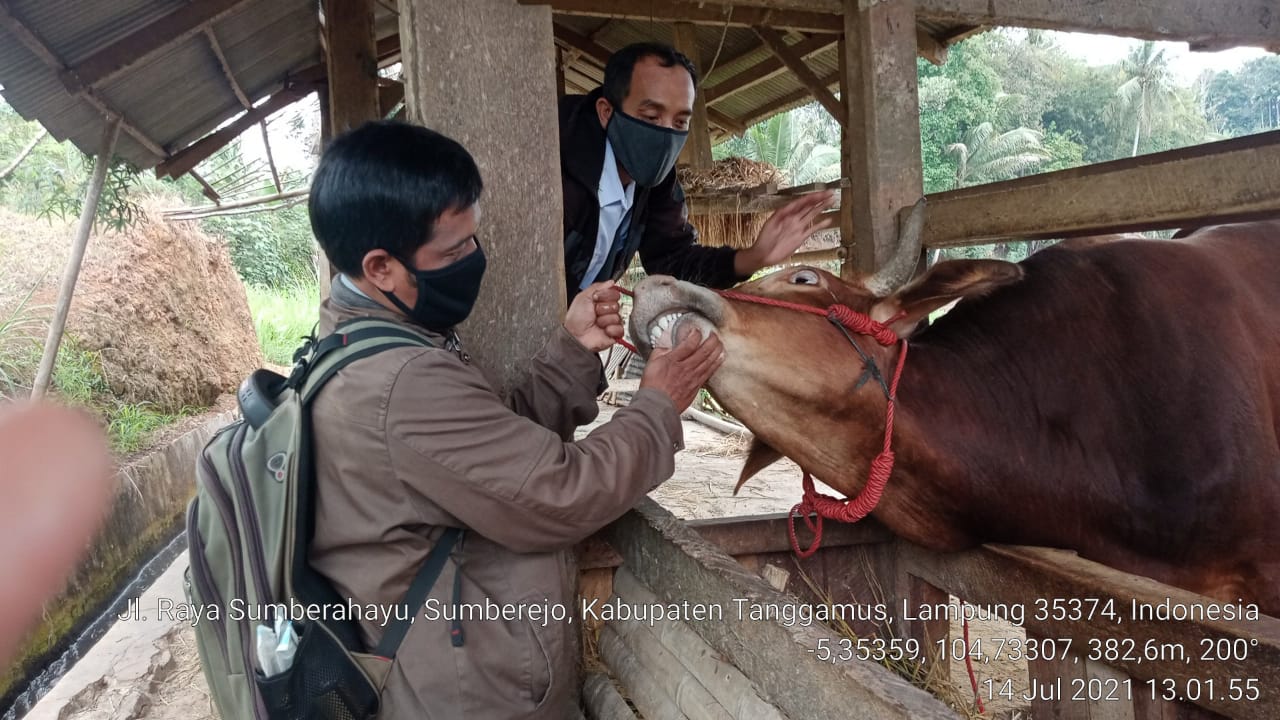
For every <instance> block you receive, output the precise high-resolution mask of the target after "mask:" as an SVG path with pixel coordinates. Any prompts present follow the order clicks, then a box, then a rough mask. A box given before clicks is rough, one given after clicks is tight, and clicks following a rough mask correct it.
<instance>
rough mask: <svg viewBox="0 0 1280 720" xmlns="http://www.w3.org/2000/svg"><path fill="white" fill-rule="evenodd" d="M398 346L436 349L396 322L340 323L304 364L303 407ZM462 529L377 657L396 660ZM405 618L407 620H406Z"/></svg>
mask: <svg viewBox="0 0 1280 720" xmlns="http://www.w3.org/2000/svg"><path fill="white" fill-rule="evenodd" d="M397 347H436V345H435V343H433V342H431V340H430V339H428V338H427V337H426V336H425V335H422V334H421V333H417V332H414V331H412V330H409V329H407V328H405V327H404V326H402V325H399V324H397V323H394V322H390V321H387V320H381V319H378V318H357V319H355V320H351V321H348V322H345V323H343V324H342V325H339V326H338V327H337V328H335V329H334V331H333V333H331V334H329V335H327V336H325V337H324V338H321V339H320V340H319V341H316V342H315V343H314V345H313V347H312V348H311V350H310V353H309V357H307V358H306V359H305V360H303V361H302V364H300V366H299V368H300V372H299V373H296V378H297V385H296V387H297V390H298V393H299V394H300V396H301V398H302V404H303V407H304V408H306V409H307V411H309V410H310V404H311V401H312V400H313V399H315V396H316V394H317V393H319V392H320V389H321V388H322V387H324V385H325V383H326V382H328V381H329V379H330V378H332V377H333V376H334V375H336V374H337V373H338V371H339V370H341V369H342V368H344V367H346V366H348V365H350V364H351V363H353V362H355V361H357V360H360V359H362V358H366V357H369V356H370V355H375V354H377V353H380V352H382V351H384V350H390V349H392V348H397ZM461 535H462V529H461V528H456V527H451V528H446V529H445V531H444V532H443V533H442V534H441V535H440V538H439V539H438V540H436V544H435V546H434V547H432V548H431V552H429V553H428V554H427V559H426V561H425V562H423V564H422V567H421V568H419V569H418V573H417V575H415V576H414V578H413V582H412V583H410V585H409V590H408V591H407V592H405V595H404V598H403V599H402V600H401V601H400V605H401V607H404V608H406V610H407V611H406V612H399V613H396V615H395V617H396V618H397V620H396V621H395V622H392V623H390V624H389V625H388V626H387V629H386V632H385V633H384V634H383V636H382V640H381V641H379V642H378V647H377V649H376V650H375V651H374V654H376V655H378V656H380V657H384V658H387V659H388V660H390V659H393V658H395V656H396V652H397V651H398V650H399V649H400V643H402V642H403V641H404V638H405V635H407V634H408V632H409V626H410V625H412V624H413V619H414V617H415V616H416V615H417V614H418V611H419V609H420V608H421V607H422V606H423V604H424V603H426V601H427V595H428V594H429V593H430V592H431V588H432V586H434V585H435V583H436V580H437V579H439V577H440V573H441V572H442V571H443V570H444V565H445V563H446V562H447V561H448V560H449V555H450V554H451V553H452V552H453V547H454V545H455V544H456V543H457V541H458V538H459V537H461ZM399 618H404V619H403V620H401V619H399Z"/></svg>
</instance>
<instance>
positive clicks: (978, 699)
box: [964, 618, 986, 715]
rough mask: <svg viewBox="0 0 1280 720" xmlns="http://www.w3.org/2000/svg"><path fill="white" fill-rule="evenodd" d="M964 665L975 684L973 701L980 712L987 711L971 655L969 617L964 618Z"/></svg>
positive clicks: (970, 682) (970, 680)
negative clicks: (980, 693) (983, 705)
mask: <svg viewBox="0 0 1280 720" xmlns="http://www.w3.org/2000/svg"><path fill="white" fill-rule="evenodd" d="M964 667H965V669H966V670H968V671H969V684H970V685H971V686H973V702H974V703H975V704H976V705H977V706H978V714H979V715H981V714H982V713H984V712H986V708H984V707H982V696H981V695H979V694H978V676H977V675H975V674H974V672H973V658H972V657H970V656H969V618H965V619H964Z"/></svg>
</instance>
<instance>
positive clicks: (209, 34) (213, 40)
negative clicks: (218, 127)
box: [204, 27, 253, 110]
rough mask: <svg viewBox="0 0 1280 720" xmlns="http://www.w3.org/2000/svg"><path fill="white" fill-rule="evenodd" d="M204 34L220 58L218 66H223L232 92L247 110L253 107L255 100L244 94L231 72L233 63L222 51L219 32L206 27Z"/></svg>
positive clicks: (223, 72)
mask: <svg viewBox="0 0 1280 720" xmlns="http://www.w3.org/2000/svg"><path fill="white" fill-rule="evenodd" d="M204 35H205V37H206V38H208V39H209V47H210V49H212V50H213V55H214V57H216V58H217V59H218V67H220V68H222V75H223V77H225V78H226V79H227V85H230V86H231V92H233V93H235V96H236V99H237V100H239V101H240V105H241V106H242V107H244V109H245V110H248V109H250V108H252V107H253V102H252V101H251V100H249V96H248V95H245V94H244V88H242V87H240V83H239V82H237V81H236V76H235V73H233V72H231V63H230V62H228V61H227V56H226V54H225V53H223V52H222V44H221V43H219V42H218V36H217V34H216V33H214V31H213V28H211V27H206V28H205V29H204Z"/></svg>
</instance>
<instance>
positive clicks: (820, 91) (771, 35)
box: [752, 26, 848, 125]
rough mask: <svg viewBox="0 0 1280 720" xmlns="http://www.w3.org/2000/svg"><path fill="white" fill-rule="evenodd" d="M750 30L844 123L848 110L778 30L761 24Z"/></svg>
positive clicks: (834, 116)
mask: <svg viewBox="0 0 1280 720" xmlns="http://www.w3.org/2000/svg"><path fill="white" fill-rule="evenodd" d="M752 30H755V32H756V35H758V36H760V40H762V41H763V42H764V44H765V45H767V46H768V47H769V50H771V51H772V52H773V54H774V55H776V56H777V58H778V59H779V60H781V61H782V64H783V65H786V66H787V69H788V70H790V71H791V73H792V74H793V75H795V76H796V79H797V80H799V81H800V84H801V85H803V86H804V87H805V88H807V89H808V90H809V92H811V93H813V97H814V98H815V99H816V100H817V101H818V102H819V103H821V104H822V107H824V108H826V109H827V112H829V113H831V117H833V118H835V119H836V121H837V122H839V123H840V124H841V125H844V124H845V122H846V118H847V117H848V111H847V110H845V108H844V106H843V105H841V104H840V102H839V101H838V100H836V96H835V95H832V94H831V91H830V90H828V89H827V88H826V86H825V85H823V84H822V81H821V80H819V79H818V76H817V75H815V74H814V72H813V70H811V69H809V66H808V65H806V64H805V62H804V59H803V58H802V57H801V56H800V55H799V54H798V53H796V52H795V51H794V50H792V49H791V46H790V45H788V44H787V43H786V41H784V40H783V39H782V35H780V34H778V31H777V30H774V29H773V28H768V27H763V26H757V27H754V28H752Z"/></svg>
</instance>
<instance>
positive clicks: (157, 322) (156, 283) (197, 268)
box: [0, 210, 263, 412]
mask: <svg viewBox="0 0 1280 720" xmlns="http://www.w3.org/2000/svg"><path fill="white" fill-rule="evenodd" d="M0 227H3V230H0V233H3V236H0V276H3V277H4V278H6V280H5V281H4V282H0V318H3V317H6V316H8V313H11V312H12V310H13V308H15V307H17V306H18V305H19V304H20V303H21V302H22V300H23V298H24V297H26V295H27V293H29V292H31V291H32V289H33V288H34V293H32V294H31V297H30V299H29V300H28V301H27V303H26V306H25V309H24V311H23V314H24V315H25V316H26V318H27V319H28V321H29V323H28V324H27V325H26V329H27V330H26V332H27V333H28V334H31V335H36V336H38V337H39V339H40V340H41V341H43V337H44V333H45V328H46V327H47V323H48V321H49V320H50V319H51V318H52V316H53V306H54V302H55V301H56V299H57V293H58V284H59V282H60V281H61V277H62V270H63V266H64V264H65V263H66V259H67V256H68V255H69V254H70V246H71V238H72V234H73V232H74V227H73V225H72V224H71V223H60V222H57V221H55V222H54V223H52V224H50V223H49V222H47V221H45V220H39V219H36V218H30V217H26V216H22V215H17V214H14V213H10V212H7V211H4V210H0ZM67 335H68V336H69V337H70V338H72V339H73V341H74V342H75V344H76V345H77V347H79V348H80V349H82V350H87V351H92V352H96V353H97V355H98V358H99V361H100V364H101V369H102V375H103V377H104V378H105V379H106V381H107V384H108V385H109V386H110V387H111V390H112V393H113V394H115V395H116V396H118V397H119V398H120V399H122V400H124V401H126V402H130V403H141V402H149V403H152V404H154V405H155V406H156V407H157V409H159V410H162V411H165V412H177V411H179V410H181V409H182V408H184V407H206V406H208V405H211V404H213V403H214V401H215V400H216V399H217V398H218V396H219V395H221V394H223V393H225V392H233V391H234V390H235V389H236V387H237V386H238V385H239V383H240V381H241V380H243V379H244V377H245V376H246V375H248V374H249V373H250V372H252V371H253V370H254V369H255V368H257V367H259V366H260V365H261V364H262V362H263V358H262V354H261V350H260V349H259V346H258V340H257V335H256V333H255V331H254V327H253V318H252V316H251V315H250V312H249V304H248V301H247V300H246V297H245V291H244V286H243V284H242V283H241V282H240V278H239V276H238V275H237V274H236V271H235V267H234V266H233V265H232V263H231V258H230V255H229V254H228V252H227V249H226V248H225V247H224V246H223V245H222V244H221V243H220V242H219V241H218V240H216V239H215V238H213V237H210V236H208V235H205V234H204V233H203V232H201V231H200V229H199V228H198V226H196V224H195V223H191V222H185V223H170V222H167V221H165V220H162V219H160V218H159V215H158V214H155V213H150V212H148V213H147V214H146V215H145V216H144V217H143V218H142V219H141V220H139V222H138V223H137V224H135V225H134V226H133V227H131V228H130V229H128V230H127V231H125V232H124V233H113V232H106V233H102V234H99V235H95V236H93V237H91V238H90V240H89V249H88V251H87V253H86V256H85V261H84V266H83V268H82V269H81V272H80V279H79V281H78V282H77V284H76V296H75V301H74V302H73V303H72V306H71V313H70V315H69V317H68V320H67ZM10 340H12V338H10Z"/></svg>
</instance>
